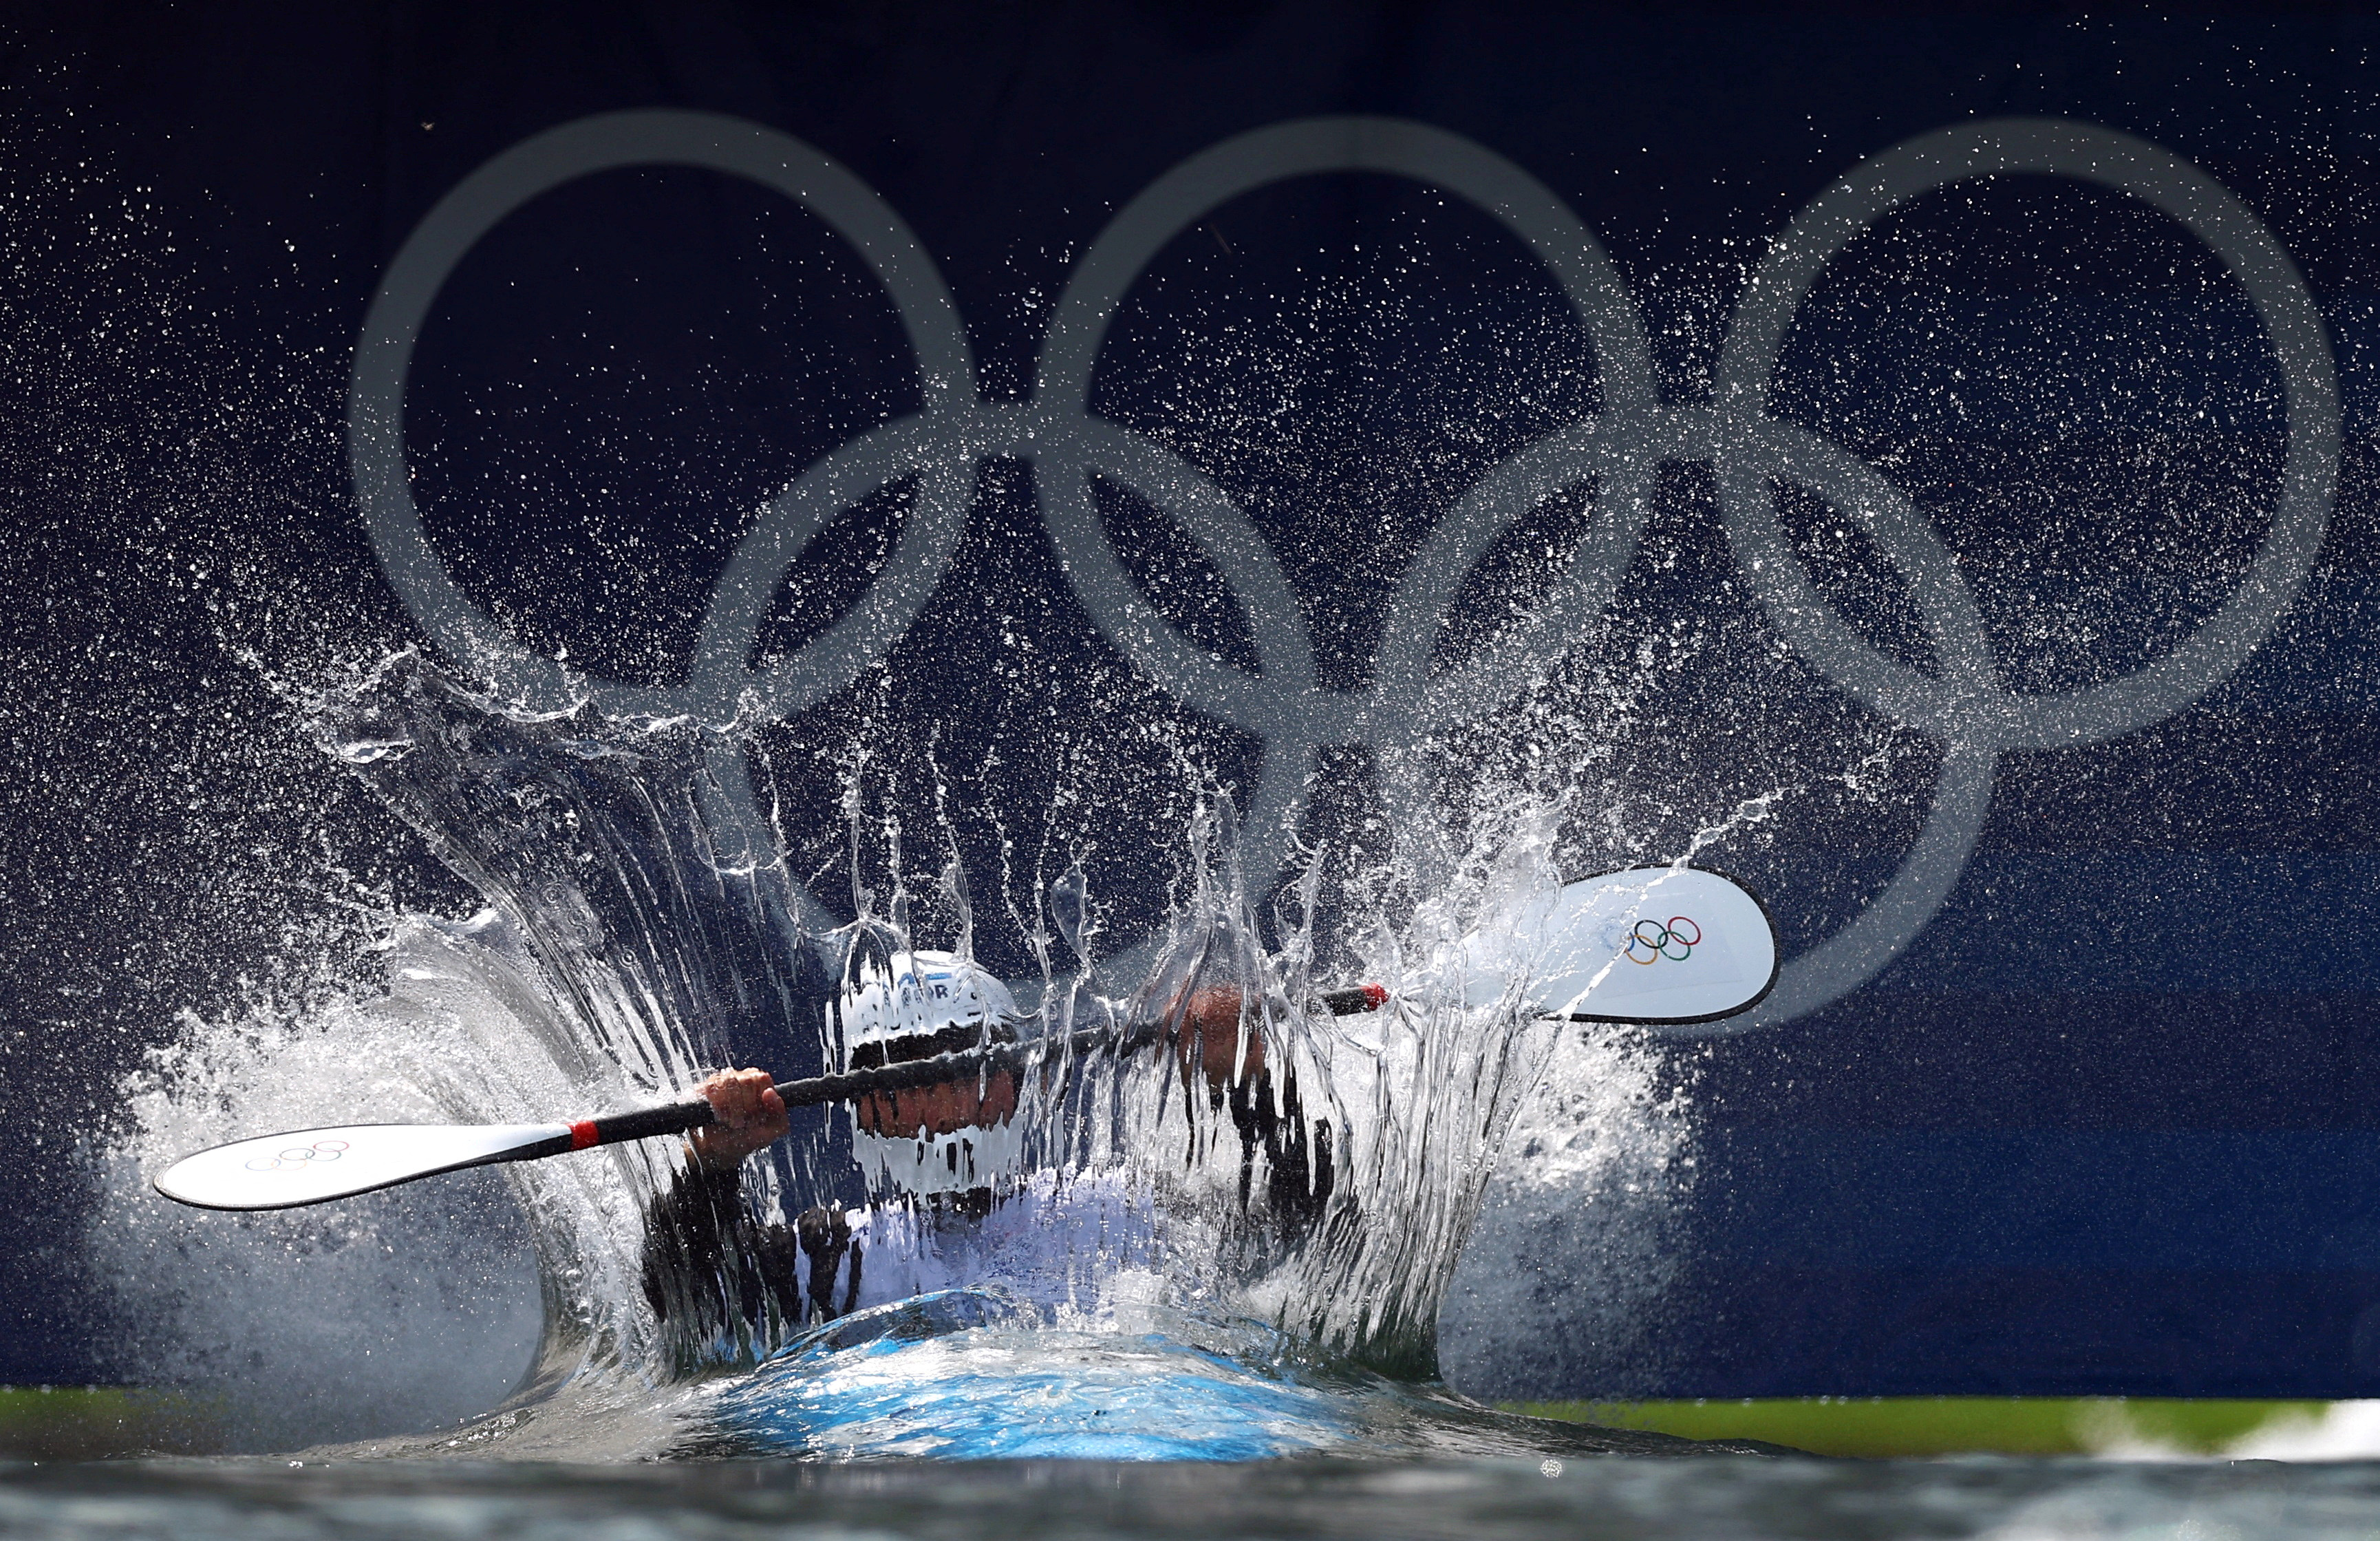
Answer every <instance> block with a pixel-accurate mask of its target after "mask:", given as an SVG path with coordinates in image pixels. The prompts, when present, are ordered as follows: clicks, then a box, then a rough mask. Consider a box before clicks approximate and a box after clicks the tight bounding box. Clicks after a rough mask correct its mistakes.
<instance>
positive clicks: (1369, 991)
mask: <svg viewBox="0 0 2380 1541" xmlns="http://www.w3.org/2000/svg"><path fill="white" fill-rule="evenodd" d="M1465 963H1466V968H1467V972H1468V983H1467V985H1466V989H1465V1000H1466V1003H1467V1004H1470V1005H1473V1006H1481V1005H1486V1004H1488V1002H1491V1001H1494V1000H1496V999H1498V998H1500V997H1501V996H1502V995H1503V994H1504V993H1505V992H1506V991H1507V990H1509V989H1510V988H1512V982H1513V981H1515V980H1522V981H1524V982H1525V988H1526V1000H1527V1003H1528V1004H1529V1005H1531V1006H1534V1007H1536V1009H1537V1010H1538V1012H1539V1013H1540V1014H1541V1015H1544V1016H1548V1017H1566V1018H1569V1019H1570V1020H1572V1021H1633V1022H1695V1021H1715V1020H1716V1019H1718V1018H1720V1017H1727V1016H1732V1015H1734V1014H1735V1013H1736V1012H1739V1011H1743V1010H1745V1009H1749V1008H1751V1007H1752V1006H1754V1005H1755V1004H1756V1003H1757V1002H1758V1001H1759V1000H1760V998H1761V997H1763V996H1766V995H1767V993H1768V990H1769V987H1770V986H1771V985H1774V984H1775V983H1776V979H1777V936H1776V933H1775V931H1774V930H1773V929H1772V928H1771V927H1770V925H1769V923H1768V915H1767V911H1766V910H1764V909H1763V908H1762V907H1761V904H1760V901H1759V900H1758V899H1755V898H1754V897H1753V896H1752V895H1751V894H1750V893H1748V892H1746V891H1745V890H1744V889H1743V888H1741V887H1737V886H1736V885H1735V884H1733V883H1731V882H1730V881H1728V880H1727V879H1726V878H1724V877H1720V876H1719V875H1718V874H1716V873H1709V872H1704V871H1701V870H1699V869H1696V868H1691V867H1640V868H1633V869H1631V870H1629V871H1626V872H1618V873H1608V874H1604V875H1603V876H1601V877H1594V878H1588V879H1586V880H1585V882H1581V883H1573V884H1571V885H1569V886H1567V887H1564V888H1562V889H1560V891H1559V892H1557V893H1554V894H1549V895H1548V896H1547V897H1546V898H1544V899H1540V900H1537V901H1536V902H1534V903H1532V904H1529V905H1526V906H1524V907H1523V909H1522V911H1521V912H1520V913H1519V915H1518V916H1517V917H1515V918H1514V920H1513V921H1512V923H1511V924H1509V925H1506V926H1502V927H1500V928H1498V930H1497V932H1496V934H1495V935H1493V936H1488V937H1482V938H1475V940H1474V941H1473V942H1472V943H1471V944H1470V946H1469V947H1468V948H1466V952H1465ZM1388 999H1389V992H1388V991H1387V990H1386V989H1384V988H1383V987H1381V986H1380V985H1359V986H1356V987H1354V988H1353V989H1346V990H1334V991H1331V992H1330V993H1329V994H1327V995H1325V996H1323V997H1321V1004H1322V1005H1323V1006H1325V1007H1327V1008H1328V1009H1330V1011H1331V1012H1332V1013H1333V1014H1335V1015H1338V1016H1348V1015H1351V1014H1354V1013H1355V1012H1360V1011H1372V1010H1377V1009H1379V1008H1380V1007H1381V1006H1383V1005H1385V1004H1386V1003H1387V1001H1388ZM1167 1025H1168V1024H1166V1023H1163V1022H1157V1023H1139V1024H1135V1025H1132V1026H1128V1027H1123V1026H1117V1025H1113V1024H1102V1025H1100V1026H1097V1027H1087V1028H1084V1029H1082V1030H1080V1031H1079V1032H1076V1033H1073V1034H1071V1035H1070V1036H1069V1037H1068V1038H1067V1039H1066V1040H1064V1043H1063V1046H1064V1047H1066V1048H1068V1049H1071V1050H1072V1051H1073V1052H1075V1053H1077V1054H1083V1053H1090V1052H1093V1051H1095V1050H1100V1049H1106V1050H1111V1051H1113V1052H1115V1053H1118V1054H1126V1053H1133V1052H1136V1051H1137V1050H1139V1049H1142V1048H1146V1047H1147V1046H1150V1045H1152V1044H1155V1043H1157V1042H1159V1041H1160V1040H1161V1039H1162V1038H1164V1037H1165V1036H1166V1035H1167V1034H1166V1027H1167ZM1059 1047H1061V1044H1060V1042H1059V1041H1057V1040H1052V1039H1049V1038H1033V1039H1027V1040H1026V1041H1023V1042H1020V1043H1004V1044H992V1045H990V1046H985V1047H982V1048H976V1049H968V1050H965V1051H964V1052H961V1053H955V1054H943V1055H936V1056H933V1057H932V1058H922V1059H908V1060H903V1061H900V1062H897V1063H894V1064H890V1065H882V1066H876V1067H872V1068H869V1069H867V1070H849V1071H845V1072H844V1073H841V1074H837V1075H821V1076H813V1077H811V1078H809V1079H808V1080H806V1081H791V1082H780V1083H778V1086H777V1095H779V1096H781V1097H783V1099H784V1102H785V1106H786V1107H820V1106H821V1105H824V1104H829V1103H840V1102H849V1101H851V1100H853V1099H855V1098H857V1097H862V1096H866V1095H868V1094H869V1093H872V1092H893V1091H902V1090H905V1089H907V1088H909V1087H914V1086H930V1085H935V1084H938V1083H941V1082H950V1081H959V1080H964V1079H965V1078H966V1077H968V1076H972V1075H980V1074H985V1073H988V1072H990V1071H993V1070H1016V1069H1021V1068H1024V1067H1026V1066H1027V1065H1030V1064H1033V1063H1038V1062H1042V1061H1045V1060H1047V1059H1048V1058H1050V1056H1051V1055H1052V1053H1053V1051H1055V1050H1057V1049H1058V1048H1059ZM710 1121H711V1108H710V1103H709V1102H708V1101H706V1100H704V1099H702V1098H700V1097H696V1098H693V1099H691V1100H689V1101H686V1102H679V1103H672V1104H669V1105H668V1106H666V1107H642V1108H637V1109H635V1110H633V1111H630V1112H626V1113H613V1114H609V1115H606V1116H604V1117H601V1118H595V1119H580V1120H578V1121H577V1122H576V1123H553V1124H348V1125H344V1126H341V1127H338V1128H333V1129H309V1130H301V1131H296V1132H293V1133H288V1134H267V1135H263V1136H261V1137H259V1138H256V1139H251V1140H238V1141H235V1142H233V1143H232V1144H227V1145H217V1146H214V1147H213V1148H212V1149H211V1150H202V1151H200V1152H199V1153H198V1154H196V1155H194V1156H184V1157H183V1158H182V1159H181V1160H179V1161H176V1163H174V1165H173V1166H171V1167H169V1168H166V1169H165V1171H164V1174H163V1175H162V1176H160V1177H159V1178H158V1179H157V1180H156V1187H157V1191H158V1192H161V1193H163V1194H164V1195H165V1196H166V1197H167V1198H169V1199H174V1200H176V1201H178V1202H179V1203H182V1204H187V1205H195V1206H197V1207H199V1208H200V1209H238V1210H247V1209H294V1208H297V1207H298V1206H300V1205H309V1204H324V1203H327V1202H329V1201H331V1200H333V1199H343V1198H349V1197H352V1196H354V1195H355V1194H358V1193H368V1192H372V1191H373V1190H375V1189H380V1188H393V1187H395V1186H396V1185H397V1184H398V1183H401V1182H411V1181H413V1180H416V1179H417V1178H425V1177H434V1176H436V1175H437V1174H439V1173H441V1172H452V1171H459V1170H461V1169H462V1168H466V1167H484V1166H490V1165H492V1164H495V1163H498V1162H504V1161H536V1160H540V1159H542V1158H544V1157H546V1156H561V1155H564V1154H565V1153H567V1152H570V1151H577V1150H587V1149H589V1148H591V1147H593V1146H596V1145H612V1144H620V1143H622V1142H624V1141H628V1140H646V1139H650V1138H652V1137H653V1136H655V1135H661V1134H681V1133H684V1132H686V1131H688V1130H695V1129H700V1128H702V1127H703V1126H704V1125H706V1124H708V1123H710Z"/></svg>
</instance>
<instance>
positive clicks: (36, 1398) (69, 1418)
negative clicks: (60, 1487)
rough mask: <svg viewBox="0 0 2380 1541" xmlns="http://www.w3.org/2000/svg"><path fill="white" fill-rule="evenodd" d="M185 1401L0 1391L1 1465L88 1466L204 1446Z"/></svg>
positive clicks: (106, 1390)
mask: <svg viewBox="0 0 2380 1541" xmlns="http://www.w3.org/2000/svg"><path fill="white" fill-rule="evenodd" d="M201 1428H202V1423H201V1420H200V1416H199V1414H198V1411H197V1410H196V1409H195V1408H194V1407H193V1406H192V1405H191V1404H190V1403H189V1401H188V1400H186V1399H184V1398H181V1397H176V1396H172V1395H169V1394H166V1393H164V1392H159V1391H141V1390H133V1389H128V1388H121V1387H109V1386H0V1460H10V1461H88V1460H93V1459H96V1458H98V1457H102V1456H111V1455H136V1454H140V1453H143V1452H147V1451H152V1450H188V1449H192V1448H194V1446H195V1445H196V1444H197V1443H198V1442H199V1441H200V1431H201Z"/></svg>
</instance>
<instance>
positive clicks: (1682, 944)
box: [1620, 915, 1703, 968]
mask: <svg viewBox="0 0 2380 1541" xmlns="http://www.w3.org/2000/svg"><path fill="white" fill-rule="evenodd" d="M1647 926H1650V927H1651V928H1652V929H1651V930H1649V931H1648V930H1646V929H1645V928H1646V927H1647ZM1689 929H1691V930H1692V931H1693V932H1694V935H1693V936H1687V935H1686V932H1687V931H1688V930H1689ZM1702 940H1703V928H1702V927H1701V926H1700V925H1697V924H1695V923H1694V917H1693V916H1691V915H1671V916H1670V918H1669V920H1668V921H1666V922H1663V921H1657V920H1654V919H1653V918H1652V917H1651V916H1649V915H1648V916H1646V917H1645V919H1643V920H1641V921H1638V922H1637V923H1635V924H1634V925H1633V926H1631V927H1629V928H1628V942H1627V945H1626V946H1625V947H1623V948H1621V949H1620V955H1621V957H1622V958H1625V959H1627V960H1628V961H1630V962H1632V963H1642V964H1644V965H1645V967H1647V968H1650V967H1651V966H1652V965H1654V964H1655V963H1658V962H1659V961H1660V960H1662V959H1664V958H1666V959H1668V960H1670V962H1672V963H1682V962H1684V961H1685V960H1687V959H1689V958H1692V957H1693V956H1694V948H1698V947H1700V946H1701V945H1702ZM1671 948H1676V949H1677V950H1675V951H1674V952H1673V951H1671V950H1670V949H1671ZM1640 951H1641V952H1642V953H1643V954H1644V956H1643V957H1641V958H1640V957H1638V956H1637V954H1638V953H1639V952H1640Z"/></svg>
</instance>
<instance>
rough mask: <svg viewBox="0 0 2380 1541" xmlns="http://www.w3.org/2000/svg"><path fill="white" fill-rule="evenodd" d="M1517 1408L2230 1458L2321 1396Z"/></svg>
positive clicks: (1839, 1441) (1790, 1441) (1704, 1433)
mask: <svg viewBox="0 0 2380 1541" xmlns="http://www.w3.org/2000/svg"><path fill="white" fill-rule="evenodd" d="M1504 1405H1505V1407H1506V1408H1507V1409H1508V1410H1509V1411H1511V1412H1514V1413H1527V1414H1529V1415H1530V1416H1532V1417H1537V1418H1560V1419H1563V1420H1565V1421H1567V1422H1571V1423H1581V1424H1597V1425H1601V1426H1603V1427H1605V1428H1630V1429H1646V1430H1650V1431H1652V1432H1655V1433H1658V1434H1675V1435H1681V1436H1683V1437H1686V1438H1688V1439H1766V1440H1767V1441H1768V1442H1769V1443H1771V1444H1776V1445H1790V1446H1791V1447H1792V1448H1793V1449H1800V1450H1808V1451H1810V1452H1811V1453H1812V1454H1814V1455H1857V1456H1926V1455H1981V1454H2000V1455H2104V1454H2111V1453H2123V1452H2126V1451H2143V1452H2147V1451H2152V1450H2154V1451H2169V1452H2172V1453H2174V1454H2182V1455H2219V1454H2221V1453H2223V1452H2224V1451H2225V1450H2227V1449H2231V1448H2232V1447H2233V1446H2235V1445H2237V1444H2238V1443H2239V1442H2240V1440H2242V1439H2244V1438H2246V1437H2248V1436H2250V1435H2252V1434H2255V1433H2257V1432H2258V1431H2260V1430H2267V1429H2271V1428H2274V1427H2275V1426H2277V1425H2306V1424H2310V1423H2313V1421H2315V1420H2317V1419H2319V1418H2320V1417H2321V1416H2322V1415H2323V1413H2325V1411H2327V1410H2328V1408H2329V1406H2330V1404H2329V1403H2328V1402H2318V1401H2228V1400H2211V1399H2210V1400H2199V1399H2190V1400H2182V1399H2178V1398H2162V1397H2159V1398H2146V1397H2143V1398H2125V1397H1804V1398H1775V1399H1762V1400H1747V1401H1645V1402H1618V1401H1612V1402H1588V1401H1564V1402H1507V1403H1505V1404H1504Z"/></svg>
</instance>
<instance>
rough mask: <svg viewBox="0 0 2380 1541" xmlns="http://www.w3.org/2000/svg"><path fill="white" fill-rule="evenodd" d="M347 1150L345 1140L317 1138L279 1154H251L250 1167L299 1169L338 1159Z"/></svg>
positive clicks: (264, 1170) (256, 1168) (263, 1170)
mask: <svg viewBox="0 0 2380 1541" xmlns="http://www.w3.org/2000/svg"><path fill="white" fill-rule="evenodd" d="M346 1152H347V1143H346V1141H345V1140H317V1141H315V1142H314V1143H313V1144H310V1145H297V1146H293V1147H292V1148H290V1149H288V1150H285V1151H283V1152H281V1153H280V1154H279V1155H278V1156H249V1158H248V1162H247V1166H248V1169H249V1171H251V1172H287V1171H298V1170H302V1169H303V1168H307V1167H310V1166H320V1165H321V1164H322V1163H323V1162H325V1161H336V1160H337V1159H338V1158H339V1157H340V1156H344V1155H346Z"/></svg>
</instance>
